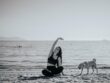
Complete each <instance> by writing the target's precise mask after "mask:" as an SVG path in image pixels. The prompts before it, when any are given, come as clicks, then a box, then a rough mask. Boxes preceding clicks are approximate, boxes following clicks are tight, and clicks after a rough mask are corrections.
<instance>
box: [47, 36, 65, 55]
mask: <svg viewBox="0 0 110 83" xmlns="http://www.w3.org/2000/svg"><path fill="white" fill-rule="evenodd" d="M58 40H63V38H61V37H59V38H57V39H56V40H55V41H54V43H53V45H52V47H51V49H50V52H49V57H50V56H51V55H52V52H53V50H54V47H55V45H56V44H57V42H58Z"/></svg>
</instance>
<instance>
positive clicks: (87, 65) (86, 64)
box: [78, 58, 98, 75]
mask: <svg viewBox="0 0 110 83" xmlns="http://www.w3.org/2000/svg"><path fill="white" fill-rule="evenodd" d="M90 67H91V68H92V74H93V73H94V69H96V72H97V74H98V68H97V64H96V59H95V58H94V59H93V60H92V61H85V62H83V63H80V64H79V65H78V69H81V73H80V75H81V74H82V72H83V69H84V68H86V69H87V74H89V68H90Z"/></svg>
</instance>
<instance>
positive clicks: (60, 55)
mask: <svg viewBox="0 0 110 83" xmlns="http://www.w3.org/2000/svg"><path fill="white" fill-rule="evenodd" d="M57 48H59V52H58V53H57V56H58V57H60V58H61V63H62V49H61V47H60V46H58V47H57Z"/></svg>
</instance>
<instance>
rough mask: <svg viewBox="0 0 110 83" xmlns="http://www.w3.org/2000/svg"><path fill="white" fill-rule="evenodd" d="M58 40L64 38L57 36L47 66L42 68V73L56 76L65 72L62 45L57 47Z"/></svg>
mask: <svg viewBox="0 0 110 83" xmlns="http://www.w3.org/2000/svg"><path fill="white" fill-rule="evenodd" d="M58 40H63V38H57V39H56V40H55V41H54V43H53V45H52V47H51V50H50V52H49V56H48V60H47V68H46V69H44V70H42V74H43V75H45V76H54V75H57V74H60V73H62V74H63V66H62V49H61V47H60V46H58V47H56V48H55V45H56V44H57V42H58Z"/></svg>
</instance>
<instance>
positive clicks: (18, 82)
mask: <svg viewBox="0 0 110 83" xmlns="http://www.w3.org/2000/svg"><path fill="white" fill-rule="evenodd" d="M52 43H53V41H0V83H110V63H109V62H110V60H109V58H110V56H109V53H110V52H109V50H110V42H109V41H65V42H59V43H58V45H60V46H61V47H62V49H63V66H64V75H58V76H54V77H45V76H43V75H42V69H44V68H46V65H47V63H46V62H47V57H48V52H49V50H50V48H51V45H52ZM93 58H96V60H97V67H98V74H97V73H96V71H95V72H94V73H93V74H92V69H91V68H90V73H89V74H88V75H87V74H86V72H87V70H86V69H84V71H83V74H82V75H79V74H80V72H81V71H80V70H79V69H78V64H80V63H81V62H83V61H90V60H92V59H93Z"/></svg>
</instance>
